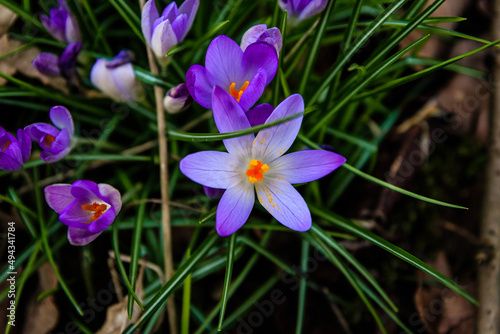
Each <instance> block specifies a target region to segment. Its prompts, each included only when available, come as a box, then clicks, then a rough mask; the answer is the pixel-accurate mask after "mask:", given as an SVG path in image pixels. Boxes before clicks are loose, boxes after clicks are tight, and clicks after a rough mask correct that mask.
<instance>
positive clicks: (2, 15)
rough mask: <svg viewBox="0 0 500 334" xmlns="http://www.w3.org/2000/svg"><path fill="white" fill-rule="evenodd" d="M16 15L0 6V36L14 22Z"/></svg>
mask: <svg viewBox="0 0 500 334" xmlns="http://www.w3.org/2000/svg"><path fill="white" fill-rule="evenodd" d="M16 19H17V15H16V14H15V13H14V12H13V11H11V10H10V9H8V8H7V7H5V6H2V5H0V36H2V35H3V34H5V33H6V32H7V31H8V30H9V28H10V26H11V25H12V24H13V23H14V22H15V21H16Z"/></svg>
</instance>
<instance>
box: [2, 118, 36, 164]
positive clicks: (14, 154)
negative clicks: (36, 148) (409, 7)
mask: <svg viewBox="0 0 500 334" xmlns="http://www.w3.org/2000/svg"><path fill="white" fill-rule="evenodd" d="M30 154H31V140H30V137H29V136H28V134H27V133H26V131H24V130H23V129H18V130H17V139H16V137H14V136H13V135H11V134H10V133H8V132H7V131H6V130H5V129H4V128H2V127H1V126H0V169H2V170H4V171H7V172H14V171H16V170H19V169H21V166H22V165H23V163H25V162H26V161H28V159H29V157H30Z"/></svg>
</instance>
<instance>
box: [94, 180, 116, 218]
mask: <svg viewBox="0 0 500 334" xmlns="http://www.w3.org/2000/svg"><path fill="white" fill-rule="evenodd" d="M97 189H98V191H99V194H100V197H101V198H102V199H103V200H104V201H105V202H106V203H108V204H110V205H111V207H112V208H113V210H114V213H115V214H116V215H117V214H118V212H120V210H121V208H122V200H121V195H120V192H119V191H118V190H117V189H116V188H114V187H112V186H110V185H109V184H106V183H99V184H98V185H97Z"/></svg>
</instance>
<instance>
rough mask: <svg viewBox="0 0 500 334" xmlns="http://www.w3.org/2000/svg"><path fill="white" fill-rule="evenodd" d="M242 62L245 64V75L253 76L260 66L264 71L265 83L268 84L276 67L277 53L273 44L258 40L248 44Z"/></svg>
mask: <svg viewBox="0 0 500 334" xmlns="http://www.w3.org/2000/svg"><path fill="white" fill-rule="evenodd" d="M243 63H244V64H245V66H246V73H245V77H249V76H251V77H253V76H254V75H255V73H257V71H258V70H259V69H260V68H263V69H264V70H265V71H266V75H267V77H266V80H267V81H266V85H268V84H269V83H270V82H271V81H272V80H273V78H274V75H275V74H276V71H277V69H278V55H277V53H276V49H275V48H274V47H273V46H271V45H269V44H267V43H264V42H258V43H254V44H252V45H249V46H248V48H247V49H246V50H245V52H244V54H243Z"/></svg>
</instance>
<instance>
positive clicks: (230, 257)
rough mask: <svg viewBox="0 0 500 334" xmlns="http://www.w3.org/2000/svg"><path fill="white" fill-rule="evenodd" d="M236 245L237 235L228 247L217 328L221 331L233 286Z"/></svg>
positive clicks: (232, 238) (229, 242)
mask: <svg viewBox="0 0 500 334" xmlns="http://www.w3.org/2000/svg"><path fill="white" fill-rule="evenodd" d="M235 245H236V233H233V234H231V236H230V237H229V241H228V247H227V262H226V263H227V264H226V273H225V275H224V288H223V289H222V298H221V302H220V316H219V324H218V326H217V328H218V329H219V331H220V330H221V328H222V323H223V322H224V314H225V313H226V306H227V300H228V298H229V285H230V284H231V276H232V274H233V264H234V248H235Z"/></svg>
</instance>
